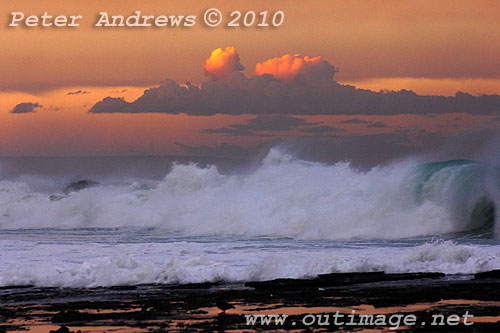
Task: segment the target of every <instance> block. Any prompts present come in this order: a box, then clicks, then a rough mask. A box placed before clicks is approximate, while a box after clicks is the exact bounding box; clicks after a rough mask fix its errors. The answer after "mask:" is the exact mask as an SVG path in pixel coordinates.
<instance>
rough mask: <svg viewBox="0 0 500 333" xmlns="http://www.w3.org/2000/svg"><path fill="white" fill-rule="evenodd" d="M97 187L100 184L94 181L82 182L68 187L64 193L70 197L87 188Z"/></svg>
mask: <svg viewBox="0 0 500 333" xmlns="http://www.w3.org/2000/svg"><path fill="white" fill-rule="evenodd" d="M97 185H99V183H98V182H94V181H92V180H80V181H77V182H74V183H71V184H69V185H68V186H66V188H65V189H64V191H63V192H64V194H66V195H68V194H70V193H72V192H78V191H81V190H84V189H86V188H89V187H94V186H97Z"/></svg>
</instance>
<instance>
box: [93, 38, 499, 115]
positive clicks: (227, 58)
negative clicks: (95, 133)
mask: <svg viewBox="0 0 500 333" xmlns="http://www.w3.org/2000/svg"><path fill="white" fill-rule="evenodd" d="M295 63H297V65H295ZM280 66H281V67H280ZM257 67H258V70H257V73H258V74H262V75H254V76H251V77H247V76H245V75H244V74H243V73H242V72H241V70H242V68H243V66H242V65H241V64H240V58H239V55H238V53H237V52H236V50H235V49H234V47H228V48H225V49H217V50H215V51H213V52H212V54H211V55H210V58H209V59H208V60H207V61H206V62H205V65H204V69H205V73H206V74H207V76H208V77H209V78H210V79H211V80H209V81H207V82H204V83H202V84H201V85H192V84H190V83H189V82H188V83H186V84H179V83H177V82H175V81H173V80H168V79H167V80H164V81H163V82H162V83H161V84H160V85H159V86H158V87H154V88H150V89H148V90H146V91H144V94H143V95H142V96H140V97H139V98H138V99H137V100H135V101H133V102H126V101H124V100H123V99H117V98H111V97H106V98H105V99H104V100H102V101H101V102H99V103H97V104H96V105H94V106H93V107H92V108H91V109H90V110H89V112H91V113H112V112H123V113H169V114H179V113H185V114H188V115H201V116H209V115H214V114H231V115H241V114H254V115H277V114H280V115H394V114H427V115H432V114H442V113H470V114H483V115H485V114H496V113H500V96H499V95H482V96H478V97H475V96H472V95H469V94H466V93H461V92H458V93H457V94H456V95H455V96H453V97H444V96H420V95H417V94H415V93H414V92H413V91H409V90H401V91H381V92H375V91H371V90H365V89H356V88H355V87H353V86H349V85H342V84H339V83H337V82H336V81H335V80H334V78H333V75H334V74H335V72H336V68H335V67H334V66H333V65H331V64H329V63H328V62H327V61H326V60H323V59H322V58H321V57H313V58H310V57H303V56H299V55H295V56H290V55H286V56H284V57H281V58H274V59H270V60H268V61H264V62H262V63H260V64H258V66H257Z"/></svg>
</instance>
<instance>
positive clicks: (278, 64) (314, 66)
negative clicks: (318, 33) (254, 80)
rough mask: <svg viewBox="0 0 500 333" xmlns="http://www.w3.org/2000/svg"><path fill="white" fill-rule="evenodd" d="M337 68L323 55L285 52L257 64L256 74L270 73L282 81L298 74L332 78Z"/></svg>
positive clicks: (323, 78) (310, 77)
mask: <svg viewBox="0 0 500 333" xmlns="http://www.w3.org/2000/svg"><path fill="white" fill-rule="evenodd" d="M336 72H337V69H336V68H335V67H334V66H332V65H331V64H329V63H328V62H327V61H325V60H323V59H322V58H321V57H313V58H311V57H308V56H302V55H300V54H296V55H291V54H285V55H284V56H282V57H281V58H273V59H269V60H266V61H264V62H261V63H257V65H255V74H256V75H259V76H262V75H265V74H270V75H272V76H274V77H275V78H277V79H278V80H282V81H291V80H294V79H296V78H297V77H298V76H302V77H303V78H305V79H306V80H310V81H318V80H332V79H333V75H334V74H335V73H336Z"/></svg>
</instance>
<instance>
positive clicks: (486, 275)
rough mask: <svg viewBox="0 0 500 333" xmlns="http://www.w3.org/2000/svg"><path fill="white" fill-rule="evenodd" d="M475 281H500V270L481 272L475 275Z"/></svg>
mask: <svg viewBox="0 0 500 333" xmlns="http://www.w3.org/2000/svg"><path fill="white" fill-rule="evenodd" d="M474 278H475V279H498V278H500V269H495V270H493V271H488V272H481V273H476V274H474Z"/></svg>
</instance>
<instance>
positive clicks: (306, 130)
mask: <svg viewBox="0 0 500 333" xmlns="http://www.w3.org/2000/svg"><path fill="white" fill-rule="evenodd" d="M300 131H301V132H304V133H318V134H319V133H333V132H337V133H339V132H346V130H345V129H343V128H338V127H332V126H325V125H323V126H313V127H309V128H303V129H301V130H300Z"/></svg>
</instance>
